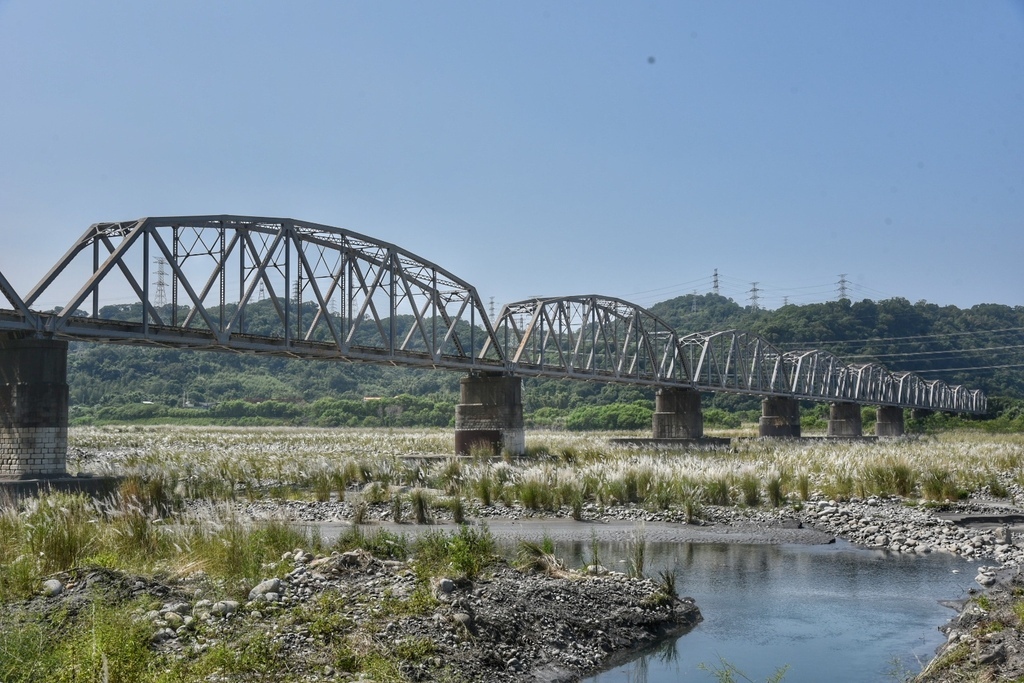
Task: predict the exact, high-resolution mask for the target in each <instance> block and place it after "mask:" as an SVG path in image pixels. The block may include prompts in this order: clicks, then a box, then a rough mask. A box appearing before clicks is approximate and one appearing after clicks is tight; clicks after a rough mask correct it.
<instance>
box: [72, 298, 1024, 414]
mask: <svg viewBox="0 0 1024 683" xmlns="http://www.w3.org/2000/svg"><path fill="white" fill-rule="evenodd" d="M253 310H254V311H256V312H255V313H253V314H251V315H249V318H248V321H247V330H246V331H247V332H249V333H252V334H259V333H260V325H261V324H262V323H261V321H262V320H263V318H261V316H260V315H259V314H258V313H259V311H258V309H253ZM651 310H652V311H653V312H654V313H656V314H658V315H660V316H662V317H663V318H665V319H666V320H667V321H668V322H669V323H670V324H672V325H673V326H674V327H676V329H678V330H679V331H680V332H681V333H683V334H686V333H689V332H694V331H701V330H723V329H730V328H735V329H744V330H748V331H751V332H756V333H758V334H760V335H762V336H764V337H765V338H766V339H768V340H769V341H770V342H772V343H773V344H776V345H778V346H779V348H780V349H783V350H789V349H793V348H801V347H803V348H824V349H827V350H829V351H832V352H833V353H836V354H837V355H839V356H840V357H843V358H848V359H851V362H868V361H877V362H880V363H882V364H883V365H885V366H886V367H887V368H889V369H890V370H892V371H900V370H909V371H914V372H919V373H920V374H921V375H922V376H923V377H925V378H927V379H943V380H945V381H947V382H949V383H950V384H964V385H967V386H969V387H972V388H981V389H983V390H985V391H986V393H987V394H988V396H989V401H990V408H991V409H990V411H989V412H990V414H989V415H988V418H990V419H993V418H999V420H1000V421H999V422H998V424H1001V425H1003V426H1004V427H1005V428H1009V425H1013V424H1020V427H1024V420H1022V418H1021V413H1022V411H1024V408H1022V407H1021V406H1022V405H1024V402H1022V401H1021V400H1020V399H1024V372H1022V370H1024V367H1022V366H1024V308H1022V307H1009V306H1001V305H994V304H985V305H979V306H974V307H972V308H970V309H959V308H956V307H954V306H945V307H939V306H936V305H934V304H928V303H925V302H918V303H916V304H910V303H909V302H908V301H906V300H903V299H890V300H886V301H880V302H872V301H868V300H865V301H860V302H857V303H851V302H850V301H848V300H842V301H836V302H828V303H823V304H810V305H804V306H795V305H790V306H784V307H782V308H780V309H778V310H774V311H766V310H757V309H752V308H750V307H741V306H740V305H738V304H737V303H736V302H734V301H732V300H731V299H727V298H725V297H721V296H717V295H714V294H707V295H686V296H683V297H679V298H677V299H672V300H670V301H665V302H662V303H659V304H657V305H655V306H653V307H652V308H651ZM137 314H138V312H137V311H134V310H133V308H132V307H130V306H112V307H108V308H105V309H103V310H102V311H101V315H102V316H104V317H107V318H111V319H133V318H134V317H135V316H136V315H137ZM266 320H267V321H268V322H267V324H270V321H271V318H270V317H269V316H268V317H267V318H266ZM408 324H409V320H408V319H406V318H404V317H403V318H402V319H401V320H400V321H397V324H396V328H399V329H406V328H407V326H408ZM479 336H480V335H478V338H479ZM965 368H972V369H965ZM940 370H941V371H942V372H939V371H940ZM68 375H69V384H70V390H71V396H70V398H71V405H72V411H71V416H72V419H73V420H75V421H77V422H78V423H93V422H110V421H117V422H120V421H137V420H147V421H190V422H194V421H202V422H211V423H212V422H216V423H231V424H309V425H323V426H386V425H391V426H410V425H422V426H450V425H452V424H453V421H454V414H455V409H454V406H455V404H456V403H458V396H459V379H460V375H459V374H458V373H454V372H444V371H436V370H418V369H411V368H395V367H387V366H376V365H366V364H352V363H343V362H330V361H300V360H292V359H284V358H271V357H256V356H245V355H239V354H228V353H209V352H196V351H187V350H176V349H151V348H145V347H132V346H113V345H103V344H88V343H75V344H72V349H71V353H70V354H69V363H68ZM367 399H369V400H367ZM523 401H524V412H525V414H526V419H527V422H528V424H530V425H531V426H534V427H545V426H550V427H558V428H569V429H643V428H647V427H649V426H650V420H651V412H652V411H653V407H654V405H653V392H651V391H650V390H644V389H640V388H637V387H632V386H626V385H614V384H600V383H595V382H579V381H571V380H540V379H527V380H525V381H524V391H523ZM824 409H826V407H825V406H817V407H816V406H815V405H814V404H805V409H804V413H805V415H804V420H805V421H806V422H807V424H808V426H809V427H810V426H813V425H814V424H816V423H815V420H819V421H820V420H821V416H820V413H821V411H822V410H824ZM759 411H760V401H759V400H758V399H757V398H755V397H749V396H741V395H736V394H724V393H720V394H714V395H708V396H706V397H705V416H704V417H705V423H706V424H707V425H709V427H733V426H738V425H739V424H740V423H741V422H750V421H754V420H756V418H757V415H758V414H759ZM815 411H817V412H815ZM872 415H873V413H871V411H870V410H868V411H867V414H866V417H869V418H870V417H871V416H872ZM931 419H932V421H933V422H937V421H941V420H947V419H948V418H944V417H935V418H931Z"/></svg>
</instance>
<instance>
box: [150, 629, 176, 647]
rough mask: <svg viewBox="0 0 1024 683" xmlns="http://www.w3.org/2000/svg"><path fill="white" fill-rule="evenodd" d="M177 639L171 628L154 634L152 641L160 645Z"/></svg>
mask: <svg viewBox="0 0 1024 683" xmlns="http://www.w3.org/2000/svg"><path fill="white" fill-rule="evenodd" d="M176 637H177V634H176V633H175V632H174V631H172V630H171V629H169V628H162V629H160V630H159V631H157V632H156V633H154V634H153V637H152V639H151V640H152V641H153V643H154V644H156V645H159V644H160V643H163V642H165V641H168V640H172V639H174V638H176Z"/></svg>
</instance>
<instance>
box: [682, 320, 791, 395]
mask: <svg viewBox="0 0 1024 683" xmlns="http://www.w3.org/2000/svg"><path fill="white" fill-rule="evenodd" d="M682 344H683V347H684V349H685V353H686V359H687V364H688V366H689V367H690V368H692V370H693V381H694V384H695V385H696V387H697V388H698V389H700V390H702V391H731V392H736V393H745V394H755V395H759V396H780V395H788V393H789V386H788V385H789V378H788V375H787V366H786V364H785V363H784V362H783V360H782V353H781V352H780V351H779V350H778V349H776V348H775V347H774V346H772V344H770V343H769V342H768V341H766V340H765V339H763V338H762V337H759V336H758V335H756V334H752V333H750V332H743V331H741V330H724V331H721V332H697V333H694V334H689V335H686V336H685V337H683V338H682Z"/></svg>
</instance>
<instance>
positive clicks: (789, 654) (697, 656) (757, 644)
mask: <svg viewBox="0 0 1024 683" xmlns="http://www.w3.org/2000/svg"><path fill="white" fill-rule="evenodd" d="M597 550H598V555H599V559H600V561H601V562H602V564H604V565H605V566H607V567H609V568H610V569H617V570H620V571H625V566H626V564H625V561H626V558H627V557H629V556H630V545H629V544H627V543H598V544H597ZM557 553H558V554H559V556H561V557H564V558H575V563H574V564H575V566H579V565H580V564H582V563H584V562H586V561H589V560H590V558H591V554H592V549H591V543H567V544H558V546H557ZM662 569H672V570H673V571H674V572H675V575H676V582H677V588H678V591H679V594H680V595H690V596H693V597H694V598H696V600H697V605H698V606H699V607H700V609H701V612H702V613H703V615H704V621H703V623H701V624H700V625H699V626H697V628H695V629H694V630H693V631H691V632H690V633H687V634H685V635H683V636H682V637H680V638H678V639H677V640H675V641H674V642H669V643H666V644H665V645H664V646H663V647H661V648H659V649H658V650H656V651H654V652H651V653H648V654H646V655H643V656H641V657H640V658H638V659H635V660H633V661H631V662H630V663H628V664H625V665H623V666H621V667H618V668H616V669H613V670H611V671H608V672H605V673H602V674H600V675H598V676H595V677H593V678H590V679H587V681H589V683H613V682H614V683H618V682H627V681H628V682H629V683H668V682H669V681H672V682H675V681H694V682H697V681H700V682H704V681H709V682H713V681H717V680H719V679H718V678H716V676H715V675H714V672H713V671H712V670H701V668H700V666H701V665H702V664H703V665H704V666H705V667H708V668H712V667H717V668H719V669H721V668H722V666H723V664H722V662H723V661H724V662H728V663H729V664H731V665H733V666H735V667H736V668H737V669H739V670H740V671H742V672H743V674H744V675H746V676H747V677H749V680H751V681H755V682H757V683H761V682H763V681H765V680H767V679H768V678H769V677H770V676H771V675H772V674H773V673H774V672H775V671H776V670H777V669H778V668H779V667H783V666H787V665H788V667H789V669H788V671H787V673H786V674H785V677H784V678H783V681H784V683H819V682H821V681H830V682H832V683H843V682H849V683H865V682H873V681H902V680H904V679H905V678H906V677H907V675H908V674H913V673H917V672H918V671H919V670H920V669H921V667H922V666H923V665H924V664H926V663H927V662H928V661H929V660H930V659H931V658H932V656H933V655H934V652H935V649H936V648H937V647H938V646H939V645H940V644H941V643H942V642H943V641H944V637H943V635H942V634H941V633H940V632H939V631H938V627H939V626H941V625H942V624H944V623H945V622H946V621H948V620H949V619H950V618H952V617H953V616H954V615H955V612H954V611H953V610H952V609H950V608H949V607H946V606H943V605H941V604H939V601H940V600H958V599H962V598H964V597H966V596H967V589H968V588H970V587H971V586H976V585H975V584H974V576H975V573H976V565H972V564H971V563H969V562H967V561H964V560H962V559H959V558H957V557H953V556H950V555H946V554H938V553H935V554H931V555H927V556H912V555H911V556H908V555H895V554H889V553H886V552H883V551H870V550H863V549H859V548H855V547H853V546H851V545H850V544H848V543H845V542H842V541H840V542H838V543H836V544H832V545H737V544H729V545H725V544H694V543H650V544H648V545H647V551H646V556H645V571H646V574H647V575H648V576H657V574H658V572H659V571H660V570H662ZM736 680H740V681H742V680H746V679H744V678H742V677H740V676H736Z"/></svg>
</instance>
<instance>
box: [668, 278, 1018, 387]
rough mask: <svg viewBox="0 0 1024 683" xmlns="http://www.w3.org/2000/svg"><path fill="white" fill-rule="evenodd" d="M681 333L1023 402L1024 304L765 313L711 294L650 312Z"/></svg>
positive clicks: (896, 303)
mask: <svg viewBox="0 0 1024 683" xmlns="http://www.w3.org/2000/svg"><path fill="white" fill-rule="evenodd" d="M651 311H652V312H654V313H655V314H657V315H659V316H661V317H662V318H664V319H665V320H666V321H668V322H669V323H670V324H672V325H673V326H674V327H675V328H676V329H677V330H678V331H679V333H680V334H689V333H691V332H700V331H705V330H721V329H729V328H735V329H741V330H747V331H749V332H755V333H757V334H759V335H761V336H762V337H764V338H765V339H767V340H768V341H769V342H771V343H773V344H775V345H776V346H777V347H778V348H779V349H780V350H783V351H788V350H791V349H798V348H818V349H825V350H827V351H831V352H832V353H835V354H836V355H837V356H839V357H841V358H843V359H844V360H845V361H847V362H858V363H860V362H879V363H881V364H882V365H884V366H885V367H887V368H888V369H889V370H891V371H902V370H908V371H912V372H916V373H919V374H920V375H921V376H922V377H924V378H925V379H942V380H945V381H946V382H948V383H950V384H963V385H966V386H970V387H972V388H980V389H984V390H985V391H986V392H987V393H988V394H989V395H991V396H1012V397H1016V398H1022V397H1024V307H1021V306H1017V307H1012V306H1003V305H999V304H979V305H977V306H972V307H971V308H967V309H961V308H957V307H956V306H938V305H936V304H930V303H927V302H924V301H919V302H917V303H916V304H911V303H910V302H909V301H907V300H906V299H887V300H885V301H877V302H875V301H871V300H868V299H865V300H863V301H858V302H856V303H854V302H851V301H850V300H848V299H842V300H839V301H828V302H825V303H820V304H806V305H803V306H797V305H789V306H783V307H782V308H779V309H776V310H771V311H766V310H757V309H752V308H750V307H742V306H740V305H739V304H737V303H736V302H734V301H733V300H732V299H727V298H726V297H723V296H718V295H716V294H705V295H693V294H688V295H686V296H681V297H678V298H675V299H671V300H669V301H663V302H661V303H659V304H656V305H654V306H652V307H651Z"/></svg>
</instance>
